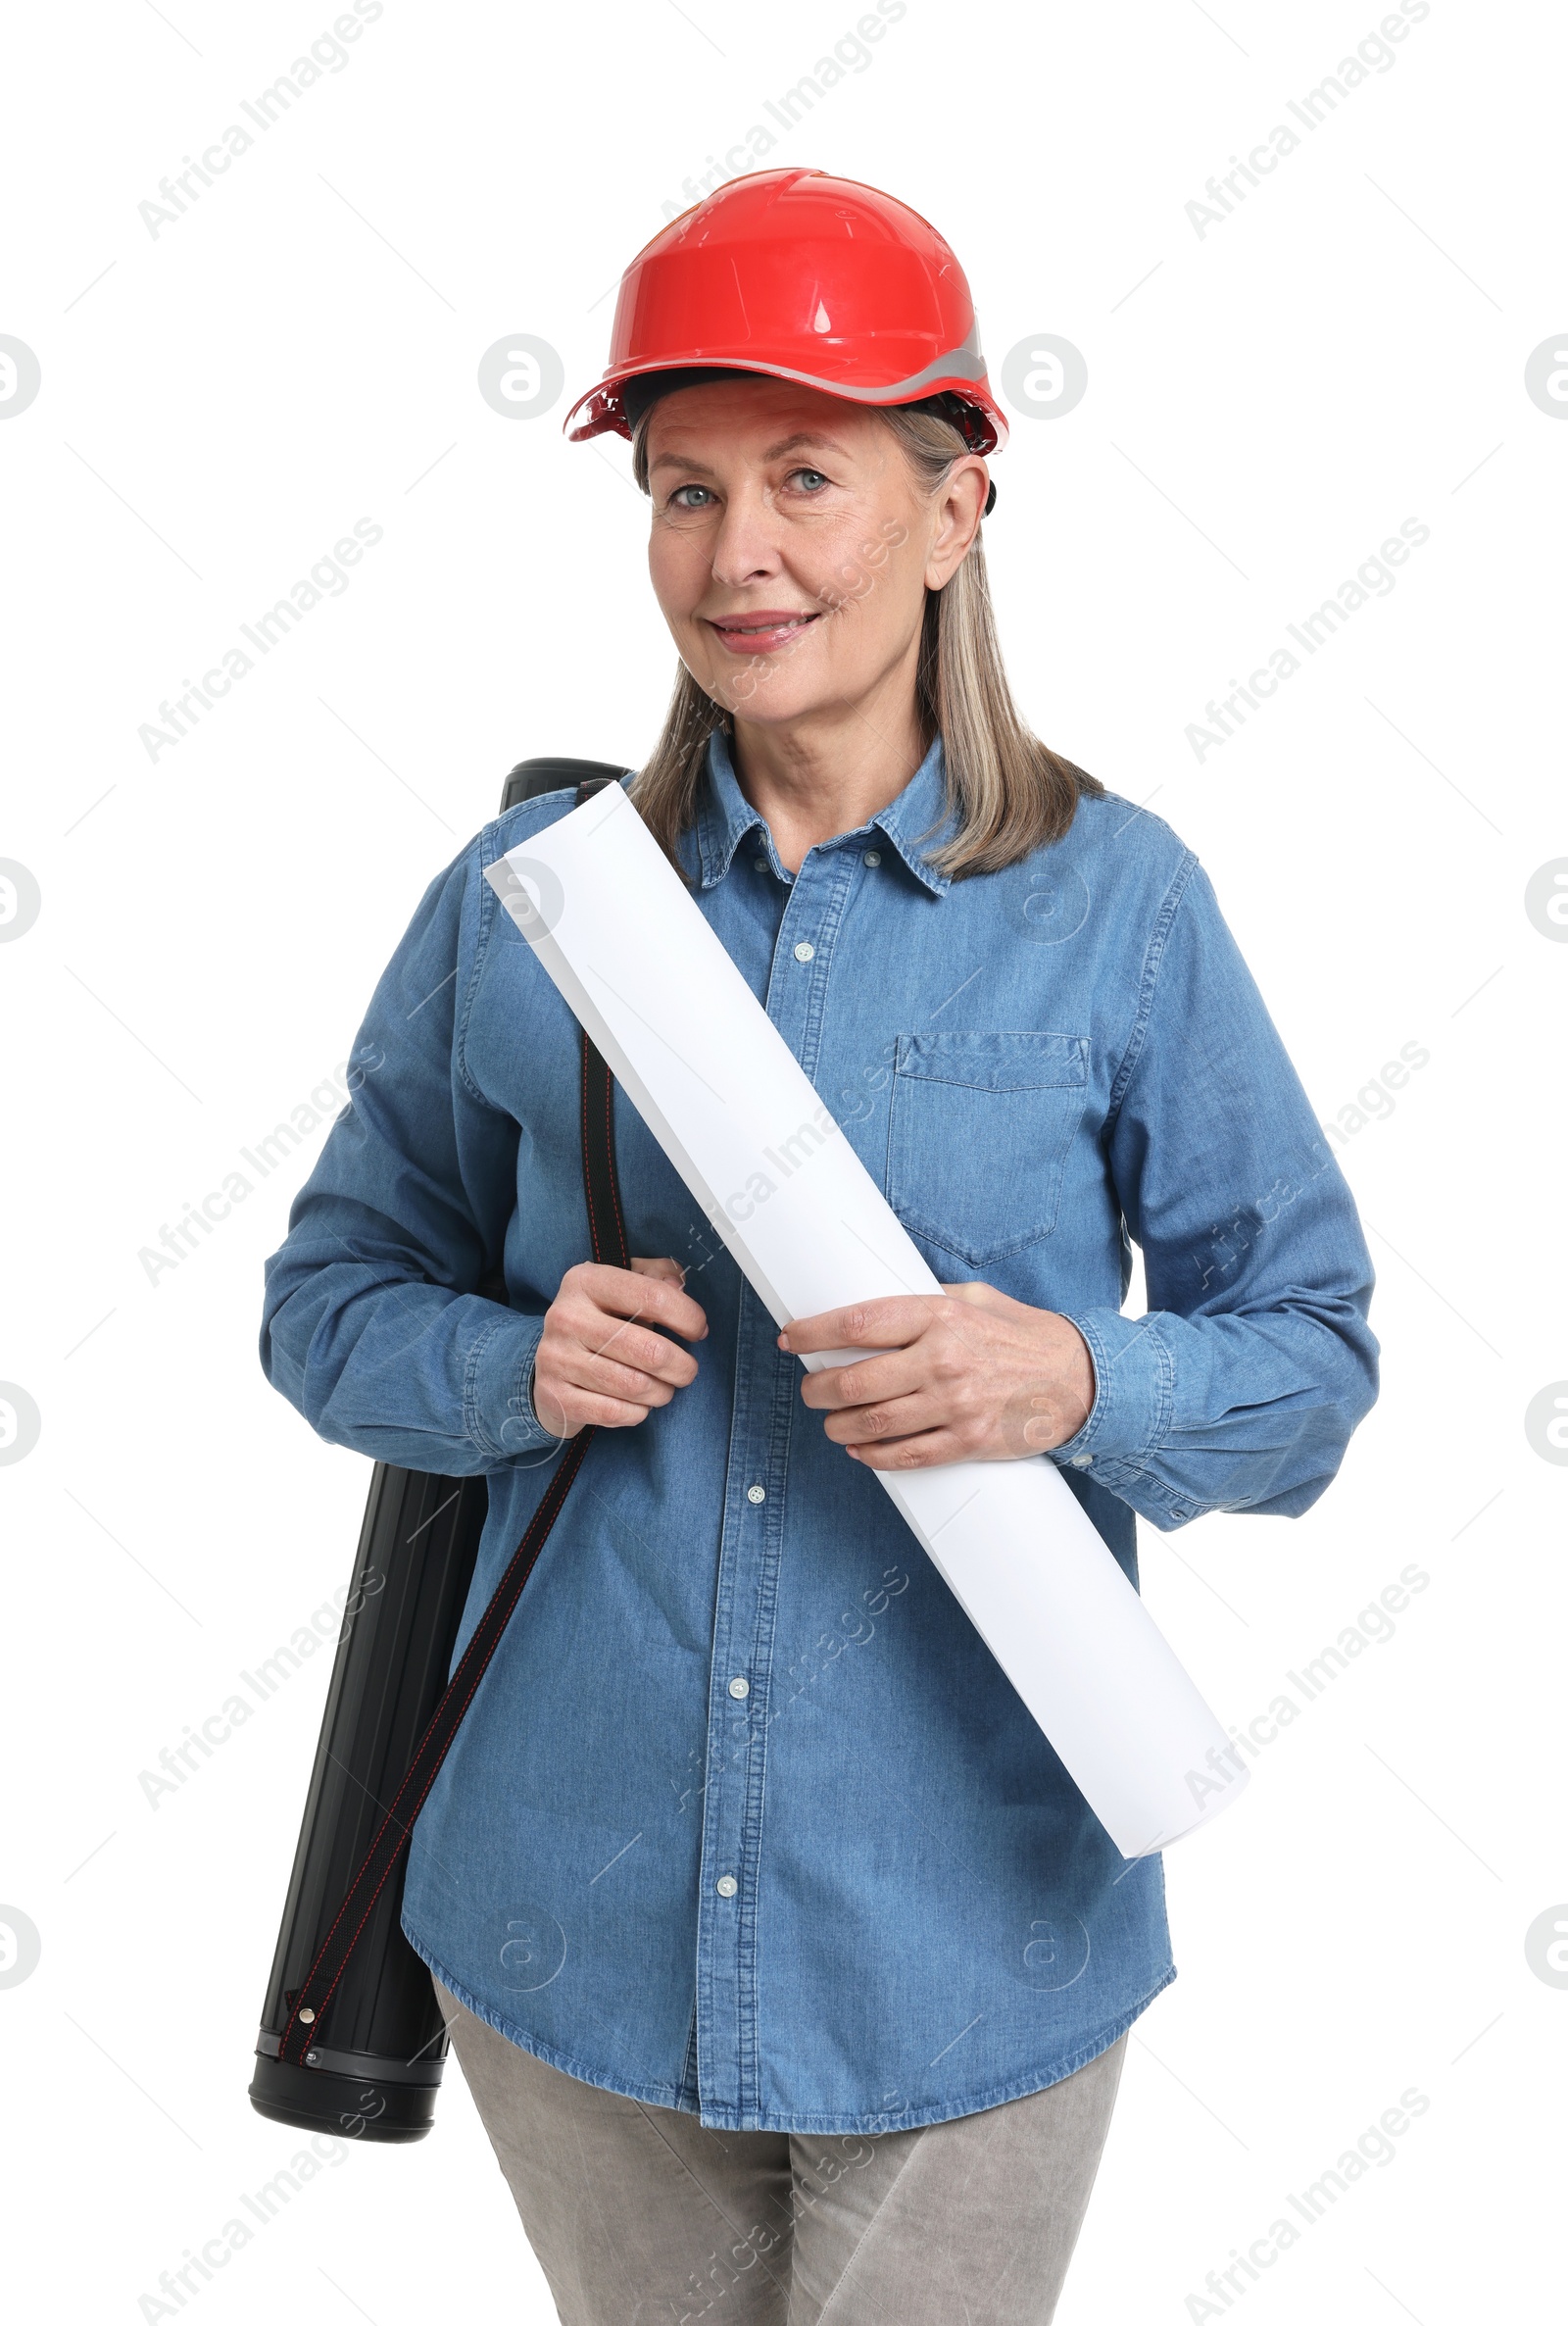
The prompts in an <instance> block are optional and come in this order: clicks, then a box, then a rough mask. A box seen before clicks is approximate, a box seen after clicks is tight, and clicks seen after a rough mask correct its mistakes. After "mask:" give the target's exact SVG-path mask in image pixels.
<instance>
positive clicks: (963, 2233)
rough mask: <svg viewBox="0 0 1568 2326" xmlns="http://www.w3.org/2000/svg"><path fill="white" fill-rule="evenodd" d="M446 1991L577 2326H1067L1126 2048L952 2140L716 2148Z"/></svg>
mask: <svg viewBox="0 0 1568 2326" xmlns="http://www.w3.org/2000/svg"><path fill="white" fill-rule="evenodd" d="M435 1985H436V1994H437V1995H438V1997H439V1998H440V2002H441V2008H442V2010H443V2011H444V2012H445V2014H446V2016H447V2019H448V2021H449V2022H450V2024H451V2030H452V2044H453V2049H454V2050H455V2051H456V2053H457V2055H458V2062H459V2065H460V2066H461V2067H462V2070H463V2076H464V2081H465V2082H466V2085H467V2087H468V2090H469V2091H470V2092H471V2093H472V2095H473V2101H474V2104H475V2106H476V2107H477V2108H478V2111H479V2115H480V2118H481V2120H482V2121H483V2124H484V2128H485V2130H486V2132H487V2133H488V2134H489V2136H490V2142H491V2146H492V2147H493V2148H494V2150H495V2153H496V2156H497V2158H498V2160H499V2162H500V2165H501V2169H502V2171H503V2172H504V2173H505V2174H506V2177H507V2180H508V2182H509V2183H510V2185H511V2189H512V2194H513V2196H514V2198H515V2201H516V2205H517V2210H518V2212H519V2213H520V2214H521V2216H522V2225H523V2228H524V2229H525V2230H526V2232H527V2235H528V2242H529V2244H530V2245H531V2246H532V2248H533V2250H534V2252H535V2253H536V2254H537V2256H538V2259H539V2264H540V2267H541V2268H542V2269H543V2271H544V2273H545V2276H546V2278H547V2279H548V2280H549V2282H550V2291H551V2293H552V2294H553V2295H554V2297H555V2301H556V2307H557V2309H558V2311H559V2312H560V2316H561V2319H562V2326H698V2321H699V2320H701V2321H702V2322H703V2326H887V2322H890V2321H891V2322H893V2326H958V2322H960V2321H961V2322H962V2326H1003V2322H1004V2321H1005V2322H1006V2326H1049V2321H1050V2319H1051V2318H1052V2317H1053V2315H1054V2311H1055V2307H1056V2299H1057V2296H1058V2295H1059V2294H1060V2292H1061V2286H1062V2280H1063V2279H1064V2278H1065V2276H1066V2274H1067V2264H1068V2262H1069V2260H1070V2259H1071V2258H1072V2250H1073V2247H1074V2245H1075V2244H1076V2242H1077V2237H1078V2231H1079V2228H1080V2226H1081V2224H1082V2221H1083V2217H1084V2212H1085V2209H1086V2207H1087V2205H1088V2202H1089V2193H1090V2190H1091V2189H1092V2188H1093V2186H1094V2179H1095V2173H1096V2170H1097V2168H1098V2166H1099V2163H1100V2153H1101V2150H1102V2148H1103V2145H1104V2140H1105V2134H1106V2131H1107V2129H1108V2127H1109V2123H1110V2111H1111V2106H1112V2103H1113V2102H1114V2100H1115V2097H1116V2086H1117V2083H1118V2082H1119V2080H1120V2077H1121V2068H1122V2060H1123V2057H1124V2056H1125V2054H1126V2049H1127V2038H1126V2036H1125V2035H1123V2036H1121V2037H1119V2038H1118V2039H1117V2041H1116V2042H1115V2043H1113V2044H1112V2045H1111V2046H1110V2047H1109V2049H1108V2050H1107V2051H1104V2052H1102V2053H1101V2054H1100V2055H1099V2057H1098V2058H1095V2059H1091V2060H1090V2062H1089V2064H1088V2065H1087V2066H1086V2067H1081V2068H1079V2069H1078V2070H1077V2072H1076V2073H1075V2074H1073V2075H1070V2076H1066V2077H1064V2078H1063V2079H1062V2081H1061V2082H1060V2083H1056V2084H1052V2085H1050V2086H1048V2087H1047V2089H1046V2090H1045V2091H1044V2092H1032V2093H1030V2094H1028V2095H1027V2096H1026V2097H1025V2098H1024V2099H1022V2100H1010V2101H1006V2102H1005V2103H1004V2104H1003V2105H1002V2106H1000V2107H993V2108H985V2109H982V2110H981V2111H980V2112H979V2113H978V2114H976V2115H972V2116H956V2117H954V2118H953V2119H951V2121H949V2122H948V2123H946V2124H927V2125H917V2126H916V2127H915V2128H914V2129H913V2130H912V2131H906V2132H885V2133H877V2134H875V2135H872V2134H864V2135H860V2134H837V2133H835V2134H824V2135H816V2134H809V2133H790V2132H716V2131H712V2130H711V2129H709V2128H707V2127H706V2126H704V2125H703V2124H701V2123H699V2121H698V2119H697V2118H696V2117H695V2116H693V2115H688V2114H686V2113H685V2112H684V2111H683V2110H681V2109H679V2108H663V2107H650V2106H648V2105H646V2104H645V2103H643V2102H642V2101H638V2100H626V2099H623V2098H622V2097H621V2095H620V2094H619V2093H616V2092H606V2091H603V2090H601V2089H600V2087H599V2086H598V2085H596V2084H584V2083H580V2082H579V2081H578V2080H577V2079H576V2077H574V2076H567V2075H563V2074H562V2072H561V2070H560V2069H559V2068H555V2067H550V2066H547V2065H546V2063H545V2062H544V2061H543V2060H542V2059H535V2058H534V2057H533V2055H532V2054H531V2053H528V2052H524V2051H522V2050H521V2049H519V2047H518V2046H517V2045H515V2044H513V2043H509V2042H508V2040H507V2038H506V2037H505V2036H504V2035H498V2034H497V2033H496V2031H495V2029H494V2028H492V2027H487V2026H486V2025H485V2024H484V2022H483V2021H482V2020H481V2019H476V2018H475V2017H474V2016H473V2014H472V2013H471V2012H470V2011H468V2010H466V2009H465V2007H464V2006H463V2004H460V2003H459V2002H458V2001H457V1999H456V1997H455V1996H453V1995H451V1994H449V1993H448V1991H447V1989H446V1988H445V1987H443V1986H442V1985H441V1982H440V1981H439V1980H437V1981H436V1983H435Z"/></svg>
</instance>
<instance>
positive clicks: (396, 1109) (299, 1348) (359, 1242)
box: [261, 835, 557, 1477]
mask: <svg viewBox="0 0 1568 2326" xmlns="http://www.w3.org/2000/svg"><path fill="white" fill-rule="evenodd" d="M481 845H482V835H481V836H480V838H479V839H477V840H475V841H473V842H472V843H470V845H469V846H468V847H467V848H466V849H465V850H464V852H463V854H462V855H461V856H460V857H459V858H458V859H457V860H456V861H455V862H454V863H453V864H452V865H450V866H448V867H447V869H446V871H445V872H443V873H441V874H440V875H439V876H438V877H437V878H436V879H435V880H434V881H432V882H431V884H430V886H429V888H428V889H427V890H426V892H425V895H424V897H423V899H422V900H421V902H420V905H419V907H418V910H417V912H416V914H415V916H414V918H413V920H412V921H411V923H410V925H409V928H408V930H407V932H406V934H405V935H404V937H403V939H402V942H401V943H400V944H399V946H398V949H397V951H396V953H395V954H394V955H393V957H392V960H391V961H390V963H389V964H388V965H387V967H386V970H385V972H384V973H383V975H382V977H381V979H380V981H379V983H378V984H377V986H376V989H375V993H374V995H373V996H372V998H371V1002H370V1006H369V1009H368V1012H367V1014H366V1017H365V1022H364V1024H363V1025H362V1026H361V1028H360V1032H359V1037H358V1039H357V1041H356V1043H355V1046H354V1053H353V1058H352V1061H351V1067H350V1074H349V1082H350V1091H351V1095H350V1099H349V1103H348V1105H347V1106H346V1107H345V1108H344V1110H343V1112H342V1114H340V1115H339V1116H338V1118H337V1120H336V1122H335V1123H334V1124H333V1126H332V1129H331V1131H330V1133H329V1134H328V1137H327V1140H326V1144H325V1147H324V1148H323V1150H322V1152H321V1155H320V1158H319V1162H318V1163H317V1165H316V1168H315V1169H314V1170H313V1171H312V1173H311V1175H310V1177H309V1179H308V1180H307V1181H306V1183H305V1185H304V1187H303V1188H302V1189H301V1190H300V1193H299V1195H298V1196H297V1197H296V1198H295V1201H294V1204H293V1207H292V1209H291V1211H290V1212H289V1222H288V1234H287V1237H286V1239H285V1240H284V1242H283V1243H282V1245H281V1246H280V1247H279V1249H278V1250H277V1251H276V1252H274V1253H273V1254H272V1256H271V1258H270V1260H269V1261H268V1262H267V1264H266V1291H265V1299H264V1308H263V1321H262V1332H261V1359H262V1366H263V1369H264V1371H265V1372H266V1374H267V1377H268V1379H269V1380H270V1382H271V1384H272V1386H273V1387H274V1388H275V1389H277V1390H279V1391H280V1392H281V1394H282V1395H283V1396H284V1397H286V1398H287V1399H288V1400H289V1402H290V1404H291V1405H293V1406H295V1407H297V1408H298V1410H299V1411H300V1412H301V1413H303V1414H304V1416H305V1418H306V1420H307V1421H309V1422H310V1424H311V1426H312V1428H313V1429H315V1430H317V1431H318V1432H319V1435H320V1436H321V1437H323V1438H326V1439H329V1440H330V1441H331V1442H332V1443H333V1444H334V1445H339V1446H349V1447H352V1448H353V1449H354V1450H355V1451H356V1452H357V1453H361V1454H367V1455H369V1456H371V1457H372V1458H373V1459H374V1460H381V1461H389V1462H395V1463H397V1464H399V1465H400V1466H402V1467H404V1468H408V1469H421V1470H430V1471H434V1472H436V1473H437V1474H441V1475H447V1476H454V1477H461V1476H466V1475H470V1474H473V1473H477V1472H481V1471H487V1470H493V1469H498V1468H501V1467H503V1466H504V1465H505V1464H506V1463H507V1462H509V1461H511V1460H515V1458H517V1457H518V1456H520V1455H525V1454H529V1453H531V1452H534V1451H536V1450H537V1449H539V1448H541V1447H544V1446H548V1445H552V1444H554V1443H556V1442H557V1441H555V1440H554V1439H553V1438H552V1437H551V1435H550V1433H549V1432H548V1431H546V1430H544V1429H542V1428H541V1427H540V1425H539V1423H538V1421H537V1420H536V1419H535V1417H534V1413H533V1409H532V1406H531V1403H530V1401H529V1395H528V1386H529V1379H530V1375H531V1373H532V1370H533V1361H534V1355H535V1352H536V1350H537V1349H538V1346H539V1339H540V1335H541V1332H542V1330H543V1322H544V1320H543V1316H542V1314H525V1313H520V1312H515V1311H513V1310H512V1309H511V1308H509V1307H507V1306H506V1305H505V1304H504V1302H503V1301H502V1300H493V1299H489V1298H486V1297H485V1296H484V1295H483V1294H482V1293H481V1292H480V1291H479V1289H478V1288H479V1286H480V1284H481V1283H485V1282H489V1283H491V1284H492V1285H495V1284H498V1283H499V1281H500V1278H499V1269H500V1266H501V1262H502V1257H503V1251H504V1246H505V1241H506V1233H507V1225H508V1222H509V1220H510V1219H511V1217H512V1214H513V1212H514V1210H515V1202H516V1172H517V1145H518V1126H517V1124H516V1122H515V1120H514V1119H513V1117H512V1116H511V1115H509V1114H506V1113H504V1112H503V1111H501V1110H499V1109H497V1108H495V1107H492V1106H490V1105H489V1104H487V1103H486V1101H485V1100H484V1098H483V1096H482V1094H481V1093H480V1092H479V1090H478V1089H477V1087H476V1086H475V1085H474V1084H473V1082H472V1081H471V1079H470V1078H469V1076H468V1074H467V1072H466V1066H465V1064H464V1061H463V1057H462V1041H461V1037H462V1025H463V1011H464V1006H465V1003H466V997H467V995H468V993H469V991H470V989H471V984H472V978H473V970H474V965H475V960H476V957H477V953H478V951H479V949H480V947H481V945H482V942H483V939H484V937H485V935H486V934H487V933H488V929H489V926H490V912H489V906H488V903H487V900H488V899H489V891H488V889H487V888H486V887H485V885H484V883H483V882H482V881H481V879H480V878H479V866H480V849H481Z"/></svg>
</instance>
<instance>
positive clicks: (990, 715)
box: [631, 404, 1105, 880]
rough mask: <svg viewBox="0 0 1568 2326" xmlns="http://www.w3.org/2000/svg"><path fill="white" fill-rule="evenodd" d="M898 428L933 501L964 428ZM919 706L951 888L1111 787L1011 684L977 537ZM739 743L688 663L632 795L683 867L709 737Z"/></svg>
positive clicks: (924, 675)
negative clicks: (948, 818) (949, 816)
mask: <svg viewBox="0 0 1568 2326" xmlns="http://www.w3.org/2000/svg"><path fill="white" fill-rule="evenodd" d="M656 410H657V406H650V407H649V409H648V410H647V411H646V412H645V413H644V414H643V415H642V417H641V419H640V420H639V421H638V422H637V424H636V426H635V428H634V429H633V431H632V465H633V471H634V473H635V475H636V478H637V482H638V484H639V485H640V486H641V487H642V489H643V491H644V492H647V491H648V490H649V483H648V429H649V423H650V421H651V420H652V418H653V414H654V412H655V411H656ZM877 416H878V418H879V419H880V420H882V421H885V422H886V424H887V426H888V427H890V428H891V429H892V430H893V433H894V435H895V436H896V437H897V438H898V440H899V443H900V445H901V447H902V449H903V451H904V454H905V457H906V459H907V461H908V463H909V466H910V469H911V470H913V472H914V477H915V481H916V484H917V486H918V487H919V488H920V489H921V490H922V491H924V492H926V493H927V494H931V493H935V492H936V491H937V490H938V488H939V487H940V486H941V484H942V483H943V481H944V479H945V478H946V476H947V474H948V471H949V470H950V469H951V468H952V466H953V464H954V462H955V461H956V459H957V458H958V456H959V455H960V454H961V453H963V452H966V451H967V450H968V446H967V443H966V440H965V438H964V436H963V435H962V433H961V431H960V430H959V429H958V428H957V427H956V426H955V425H954V423H953V422H952V421H950V420H947V419H945V418H944V417H943V416H942V414H941V413H940V412H938V411H932V410H930V409H926V408H922V407H921V406H920V405H917V404H914V405H910V404H904V405H894V406H890V407H888V406H884V407H878V408H877ZM915 702H916V710H917V712H918V714H919V718H920V725H921V729H922V737H923V741H924V744H925V746H926V748H927V749H929V748H930V745H931V743H932V741H933V740H934V739H935V737H936V736H938V735H940V736H941V737H942V750H943V759H944V762H945V764H946V767H947V789H948V805H949V807H950V809H951V810H954V811H956V815H957V819H958V820H957V828H956V831H955V832H954V834H953V836H952V838H951V839H950V840H948V841H947V842H946V844H945V845H944V846H943V847H942V848H940V849H938V850H936V851H934V852H933V854H932V856H931V859H930V862H931V863H932V864H933V865H934V866H937V867H938V868H939V869H940V870H942V871H944V872H946V873H947V874H949V876H950V877H951V878H953V879H955V880H961V879H963V878H964V877H965V876H966V875H967V874H969V873H973V872H997V871H1000V870H1001V869H1002V868H1003V866H1005V865H1012V864H1016V863H1017V862H1018V860H1019V859H1020V858H1021V857H1025V856H1027V855H1028V854H1029V853H1030V851H1031V850H1032V849H1036V848H1044V847H1047V846H1049V845H1050V843H1051V842H1052V841H1054V840H1059V839H1060V838H1061V837H1062V836H1063V834H1064V833H1065V832H1066V831H1067V830H1068V829H1069V827H1070V826H1071V823H1072V819H1073V816H1074V813H1075V811H1076V809H1077V805H1078V801H1079V798H1080V797H1081V796H1082V795H1084V794H1089V795H1091V796H1094V797H1099V796H1101V795H1102V794H1103V791H1104V788H1105V787H1104V785H1103V783H1101V782H1100V780H1099V779H1098V777H1096V776H1093V775H1087V774H1085V772H1084V770H1083V769H1082V768H1081V767H1074V765H1073V763H1072V762H1071V760H1067V759H1063V758H1062V757H1061V755H1060V754H1059V753H1058V752H1054V751H1053V750H1052V749H1051V748H1050V746H1049V744H1045V743H1042V742H1041V740H1040V738H1039V736H1038V735H1035V734H1032V733H1031V732H1030V730H1029V728H1028V727H1027V726H1026V725H1025V724H1024V721H1023V719H1022V718H1020V717H1019V714H1018V707H1017V705H1016V704H1015V703H1014V701H1013V699H1012V690H1011V688H1010V687H1009V686H1008V684H1007V674H1006V671H1005V668H1004V666H1003V660H1002V648H1001V645H1000V643H999V641H998V638H997V626H996V618H995V616H994V614H993V612H992V606H991V592H990V588H989V586H988V584H987V581H986V565H985V556H984V553H983V551H982V549H981V546H980V537H979V535H978V534H976V536H975V539H974V542H973V544H972V546H971V547H970V549H969V551H968V554H967V556H965V558H964V559H963V561H962V563H961V564H960V565H959V566H958V567H957V569H956V570H955V572H954V573H953V574H952V575H951V576H950V577H949V579H948V582H947V584H946V586H945V587H944V588H942V589H940V590H927V592H926V599H925V617H924V622H923V626H922V629H921V636H920V656H919V664H918V668H917V670H916V674H915ZM715 728H721V729H722V730H723V732H724V733H725V734H726V735H727V736H733V734H734V718H733V715H732V714H731V713H730V712H728V711H727V710H726V709H725V708H724V706H723V705H722V704H720V703H716V702H714V701H713V699H712V697H711V695H709V694H707V693H706V692H705V691H704V689H703V688H702V687H700V686H699V685H698V683H697V681H696V679H695V678H694V677H693V676H692V674H691V672H690V670H688V669H687V668H686V666H685V664H684V663H682V664H681V665H680V667H679V668H678V671H677V673H676V678H675V689H674V692H673V694H672V695H671V697H670V702H669V709H668V712H667V713H666V715H665V718H664V725H663V730H662V733H661V735H660V737H659V740H658V742H657V743H656V744H655V746H654V749H653V752H652V755H651V756H650V758H649V760H648V762H647V764H646V765H645V766H644V767H642V768H641V769H640V771H639V772H638V774H637V775H636V776H635V777H634V778H633V781H632V785H631V797H632V799H633V800H634V802H635V803H636V805H637V807H638V809H639V810H640V812H641V814H642V817H643V820H644V822H645V823H646V824H647V825H648V827H649V829H650V830H651V831H652V832H653V834H654V837H655V838H656V839H657V840H658V841H659V843H660V845H661V847H662V849H663V850H664V853H665V854H666V856H668V857H669V859H670V861H671V862H672V863H673V864H675V866H677V868H681V867H680V859H679V856H678V854H677V850H676V842H677V840H678V838H679V836H680V834H681V833H682V832H683V831H685V830H686V829H687V828H688V826H689V825H690V824H691V822H692V821H693V818H694V816H695V812H696V798H697V787H698V784H699V782H700V780H701V777H702V771H703V767H704V763H705V760H706V757H707V752H708V741H709V737H710V736H711V734H712V733H713V731H714V729H715Z"/></svg>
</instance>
